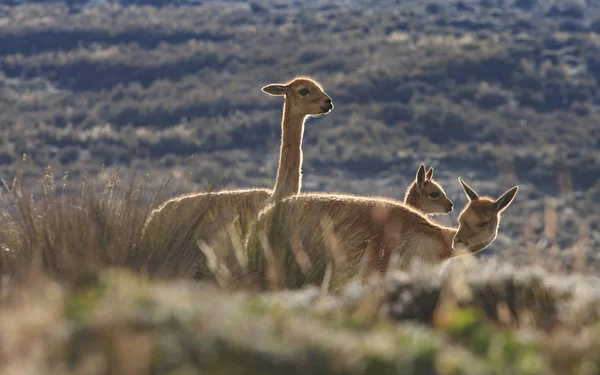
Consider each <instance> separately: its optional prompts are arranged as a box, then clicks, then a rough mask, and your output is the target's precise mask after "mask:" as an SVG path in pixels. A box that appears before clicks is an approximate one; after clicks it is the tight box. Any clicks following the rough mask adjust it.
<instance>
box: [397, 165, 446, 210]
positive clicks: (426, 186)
mask: <svg viewBox="0 0 600 375" xmlns="http://www.w3.org/2000/svg"><path fill="white" fill-rule="evenodd" d="M405 199H406V201H407V202H408V203H409V204H411V205H412V206H414V207H415V208H417V209H419V210H420V211H422V212H423V213H425V214H428V215H431V214H447V213H450V212H451V211H452V207H454V203H452V201H451V200H450V199H448V197H447V196H446V192H445V191H444V189H442V187H441V186H440V184H438V183H437V182H435V181H434V180H433V168H429V170H428V171H427V172H425V166H424V165H423V164H421V165H420V166H419V169H418V170H417V175H416V177H415V182H414V183H413V184H412V185H411V186H410V188H409V190H408V196H407V197H405Z"/></svg>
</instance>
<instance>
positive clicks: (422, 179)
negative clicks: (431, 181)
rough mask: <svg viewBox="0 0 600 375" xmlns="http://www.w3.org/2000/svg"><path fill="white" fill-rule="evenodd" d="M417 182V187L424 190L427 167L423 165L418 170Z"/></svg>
mask: <svg viewBox="0 0 600 375" xmlns="http://www.w3.org/2000/svg"><path fill="white" fill-rule="evenodd" d="M416 181H417V187H418V188H419V189H420V188H422V187H423V184H424V183H425V166H424V165H423V164H421V166H420V167H419V169H418V170H417V177H416Z"/></svg>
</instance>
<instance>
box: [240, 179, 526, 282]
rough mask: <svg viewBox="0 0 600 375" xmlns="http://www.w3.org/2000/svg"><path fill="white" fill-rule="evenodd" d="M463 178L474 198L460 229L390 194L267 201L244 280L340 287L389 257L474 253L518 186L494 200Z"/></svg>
mask: <svg viewBox="0 0 600 375" xmlns="http://www.w3.org/2000/svg"><path fill="white" fill-rule="evenodd" d="M459 182H460V183H461V185H462V187H463V190H464V191H465V193H466V195H467V197H468V198H469V202H468V203H467V205H466V206H465V208H464V209H463V211H462V212H461V213H460V216H459V218H458V223H459V225H458V228H454V227H446V226H442V225H440V224H438V223H436V222H435V221H433V220H432V219H430V218H428V217H427V216H426V215H425V214H424V213H422V212H420V211H418V210H416V209H414V208H412V207H410V206H409V205H407V204H405V203H403V202H400V201H397V200H394V199H389V198H379V197H361V196H353V195H342V194H340V195H335V194H322V193H315V194H300V195H298V196H296V197H291V198H288V199H285V200H282V201H280V202H278V203H276V204H273V205H270V206H269V207H267V208H265V209H264V210H263V211H262V212H261V213H260V215H259V219H258V220H257V222H256V223H255V225H254V226H253V227H252V228H251V229H250V231H249V234H248V237H247V239H246V254H247V256H248V272H247V273H246V276H247V277H248V280H246V281H247V282H248V281H249V282H252V283H255V284H258V286H260V287H263V288H264V287H268V288H275V289H278V288H284V287H291V288H294V287H300V286H302V285H305V284H307V283H321V282H323V280H325V279H327V278H329V286H330V288H334V289H335V288H338V287H340V286H342V285H344V283H345V282H347V281H348V280H349V279H350V278H352V277H354V276H356V275H358V274H359V271H361V272H360V274H362V275H363V276H367V275H369V274H370V273H371V272H373V271H379V272H382V273H383V272H385V271H386V270H387V268H388V264H389V261H390V256H391V255H392V254H394V255H395V256H397V257H398V259H399V264H400V267H401V268H406V267H408V266H409V265H410V264H411V262H413V261H414V260H420V261H421V262H423V263H424V264H428V265H432V266H437V265H441V264H442V263H443V262H444V261H446V260H448V259H451V258H454V257H458V256H461V255H465V254H473V253H476V252H478V251H480V250H482V249H484V248H486V247H487V246H488V245H489V244H490V243H491V242H492V241H493V240H494V239H495V238H496V235H497V230H498V224H499V222H500V214H501V212H502V211H503V210H504V209H506V207H508V205H509V204H510V203H511V202H512V200H513V198H514V197H515V195H516V193H517V191H518V187H517V186H515V187H513V188H511V189H510V190H508V191H507V192H505V193H504V194H503V195H502V196H501V197H499V198H498V199H496V200H494V199H492V198H489V197H480V196H479V195H477V193H476V192H475V191H474V190H473V189H472V188H471V187H469V186H468V185H467V184H466V183H465V182H464V181H463V180H462V179H461V178H459ZM361 266H362V267H363V269H362V270H361Z"/></svg>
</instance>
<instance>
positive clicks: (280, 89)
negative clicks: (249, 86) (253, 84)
mask: <svg viewBox="0 0 600 375" xmlns="http://www.w3.org/2000/svg"><path fill="white" fill-rule="evenodd" d="M262 91H263V92H264V93H266V94H269V95H273V96H281V95H284V94H285V86H284V85H279V84H272V85H267V86H265V87H263V88H262Z"/></svg>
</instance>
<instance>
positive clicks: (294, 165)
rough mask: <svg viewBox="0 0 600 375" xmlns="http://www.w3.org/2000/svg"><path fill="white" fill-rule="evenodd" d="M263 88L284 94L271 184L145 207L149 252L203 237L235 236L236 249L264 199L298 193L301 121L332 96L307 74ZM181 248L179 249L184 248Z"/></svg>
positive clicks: (218, 241) (219, 241)
mask: <svg viewBox="0 0 600 375" xmlns="http://www.w3.org/2000/svg"><path fill="white" fill-rule="evenodd" d="M262 91H263V92H265V93H267V94H269V95H273V96H283V97H284V104H283V116H282V121H281V132H282V133H281V148H280V154H279V167H278V170H277V178H276V181H275V186H274V188H273V190H271V189H267V188H256V189H243V190H224V191H216V192H200V193H193V194H186V195H182V196H179V197H175V198H173V199H170V200H168V201H166V202H164V203H163V204H162V205H161V206H160V207H159V208H157V209H155V210H153V211H152V212H151V213H150V215H149V217H148V219H147V221H146V224H145V225H144V230H143V235H142V237H143V239H142V242H143V243H144V244H145V245H146V246H148V247H149V248H150V251H151V254H158V253H160V252H161V249H165V248H172V247H174V246H176V247H182V246H192V247H194V248H195V249H196V250H200V249H198V247H197V241H198V240H203V241H205V242H206V243H207V244H208V245H210V246H211V247H212V250H214V251H217V250H218V249H216V247H221V248H229V246H232V245H233V246H235V245H236V243H235V241H236V238H238V239H239V240H238V241H237V242H238V246H237V247H238V248H239V249H240V250H241V247H242V246H243V244H242V241H243V239H244V237H245V235H246V231H247V227H248V224H249V222H251V221H253V220H254V219H256V216H257V214H258V212H259V210H260V209H261V208H262V207H263V206H264V205H265V204H266V203H267V202H268V201H269V200H270V201H277V200H280V199H282V198H285V197H289V196H292V195H294V194H298V192H299V191H300V185H301V178H302V174H301V168H302V149H301V147H302V135H303V132H304V122H305V120H306V118H307V117H308V116H314V115H322V114H326V113H329V112H330V111H331V110H332V109H333V103H332V100H331V98H330V97H329V96H328V95H327V94H326V93H325V91H324V90H323V88H322V86H321V85H320V84H319V83H318V82H316V81H315V80H313V79H311V78H309V77H296V78H295V79H293V80H291V81H289V82H288V83H286V84H271V85H267V86H265V87H263V88H262ZM234 222H235V224H234ZM181 238H183V239H181ZM223 241H225V242H223ZM231 241H233V243H232V242H231ZM174 242H178V243H176V244H174ZM182 242H183V243H182ZM181 251H182V253H183V251H184V249H181ZM157 256H158V255H157ZM157 260H158V261H160V259H157Z"/></svg>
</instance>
